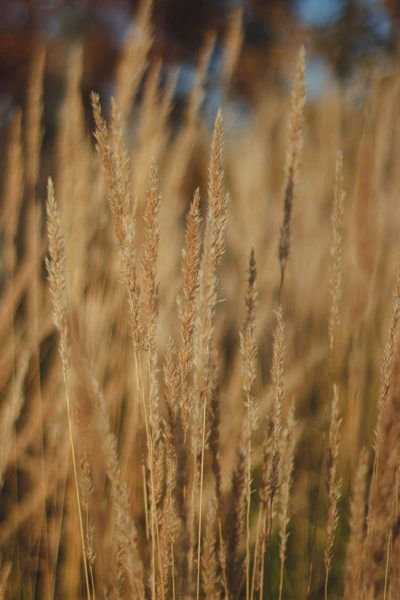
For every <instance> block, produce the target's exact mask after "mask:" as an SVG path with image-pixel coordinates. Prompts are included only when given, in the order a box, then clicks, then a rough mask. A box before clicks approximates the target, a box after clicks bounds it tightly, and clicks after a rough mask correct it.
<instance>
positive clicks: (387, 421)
mask: <svg viewBox="0 0 400 600" xmlns="http://www.w3.org/2000/svg"><path fill="white" fill-rule="evenodd" d="M397 346H398V344H397ZM395 357H396V364H395V367H394V372H395V373H396V380H395V381H393V385H392V386H391V387H392V389H391V391H390V393H389V395H388V397H387V399H386V401H385V403H384V405H383V406H382V410H381V414H380V415H379V417H378V418H379V421H380V431H379V436H378V437H377V440H376V444H377V445H376V449H375V453H376V456H377V457H378V460H376V463H375V470H374V472H373V475H372V480H371V485H370V490H369V499H368V529H367V538H366V542H365V552H364V560H363V570H362V579H363V581H362V584H363V585H362V589H363V593H364V597H365V598H368V599H369V598H370V597H372V598H375V597H376V594H378V593H379V591H380V590H381V589H382V587H383V585H384V580H385V574H384V569H383V565H384V563H385V559H386V552H387V546H388V542H389V540H390V537H389V536H390V531H391V525H392V515H391V512H392V503H393V490H394V488H395V486H396V478H397V470H398V466H399V463H400V416H399V415H400V393H399V385H398V379H399V377H398V374H399V370H398V347H396V351H395ZM396 367H397V368H396Z"/></svg>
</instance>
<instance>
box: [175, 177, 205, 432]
mask: <svg viewBox="0 0 400 600" xmlns="http://www.w3.org/2000/svg"><path fill="white" fill-rule="evenodd" d="M200 224H201V217H200V191H199V189H198V188H197V189H196V191H195V193H194V196H193V200H192V203H191V205H190V209H189V212H188V215H187V217H186V231H185V240H184V244H183V250H182V274H183V286H182V295H181V296H180V297H178V316H179V321H180V332H181V349H180V351H179V357H178V363H179V387H180V409H181V416H182V426H183V430H184V432H185V435H186V434H187V431H188V428H189V424H190V416H191V411H192V402H193V397H192V390H191V383H192V381H191V376H192V371H193V334H194V329H195V322H196V302H197V296H198V292H199V265H200V247H201V239H200Z"/></svg>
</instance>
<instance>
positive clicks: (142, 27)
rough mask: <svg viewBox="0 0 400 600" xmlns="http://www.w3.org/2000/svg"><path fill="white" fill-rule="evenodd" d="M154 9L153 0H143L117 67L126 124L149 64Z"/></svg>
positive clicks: (120, 105)
mask: <svg viewBox="0 0 400 600" xmlns="http://www.w3.org/2000/svg"><path fill="white" fill-rule="evenodd" d="M152 11H153V0H142V2H141V4H140V7H139V9H138V12H137V14H136V16H135V21H134V23H133V24H132V25H131V32H130V34H129V36H128V38H127V41H126V43H125V46H124V48H123V52H122V57H121V60H120V62H119V64H118V68H117V73H116V88H117V91H116V101H117V105H118V106H119V109H120V111H121V115H122V123H123V125H124V126H125V122H126V119H127V117H128V116H129V112H130V109H131V106H132V102H133V100H134V99H135V96H136V92H137V90H138V87H139V85H140V82H141V80H142V77H143V74H144V72H145V69H146V67H147V64H148V54H149V51H150V48H151V45H152V42H153V32H152V24H151V18H152Z"/></svg>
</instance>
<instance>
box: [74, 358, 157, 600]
mask: <svg viewBox="0 0 400 600" xmlns="http://www.w3.org/2000/svg"><path fill="white" fill-rule="evenodd" d="M81 367H82V373H83V376H84V378H85V382H86V385H87V389H88V393H89V396H90V398H91V401H92V403H93V407H94V409H95V424H96V427H97V429H98V431H99V434H100V439H101V446H102V453H103V456H104V461H105V470H106V473H107V477H108V479H109V481H110V491H111V516H112V520H113V527H114V544H115V547H116V554H115V556H114V559H115V561H116V563H117V566H116V573H115V582H114V590H113V593H114V596H115V597H117V598H119V597H121V591H122V586H123V582H124V580H125V578H127V579H128V581H129V585H130V587H131V590H132V593H134V595H135V596H134V597H135V598H138V599H139V600H144V598H145V584H144V568H143V564H142V559H141V555H140V552H139V548H138V535H137V530H136V526H135V523H134V521H133V518H132V515H131V507H130V501H129V492H128V487H127V485H126V483H125V481H124V479H123V477H122V474H121V469H120V465H119V460H118V450H117V448H118V442H117V439H116V438H115V435H114V434H113V433H112V431H111V427H110V423H109V418H108V415H107V410H106V406H105V400H104V396H103V393H102V391H101V388H100V385H99V383H98V381H97V380H96V378H95V377H94V375H93V373H92V372H91V371H90V370H89V367H88V366H87V365H86V364H82V365H81Z"/></svg>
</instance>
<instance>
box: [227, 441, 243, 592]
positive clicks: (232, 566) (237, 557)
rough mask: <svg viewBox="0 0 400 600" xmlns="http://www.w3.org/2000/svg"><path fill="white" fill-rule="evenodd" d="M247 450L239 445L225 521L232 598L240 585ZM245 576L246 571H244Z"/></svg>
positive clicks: (229, 585)
mask: <svg viewBox="0 0 400 600" xmlns="http://www.w3.org/2000/svg"><path fill="white" fill-rule="evenodd" d="M247 460H248V457H247V449H246V448H244V447H243V444H242V443H239V446H238V449H237V452H236V466H235V469H234V471H233V475H232V485H231V494H230V503H229V508H228V514H227V519H226V537H227V541H226V566H227V580H228V590H229V597H234V596H235V595H236V594H237V593H238V591H239V589H240V587H241V583H242V577H243V573H242V563H243V561H242V556H241V546H242V542H243V537H244V533H245V531H246V517H247V506H246V498H247V475H246V470H247ZM245 573H246V575H247V570H246V571H245Z"/></svg>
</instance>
